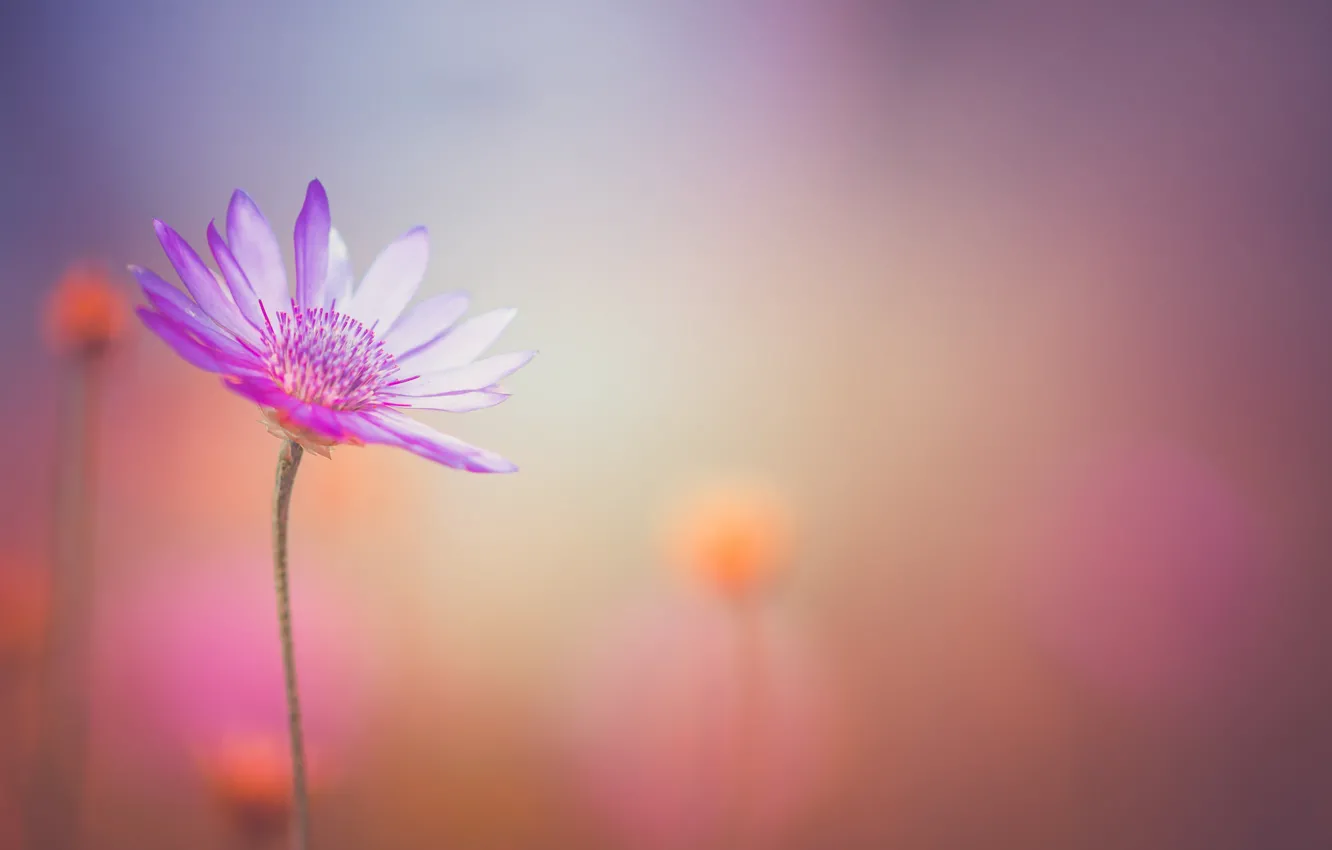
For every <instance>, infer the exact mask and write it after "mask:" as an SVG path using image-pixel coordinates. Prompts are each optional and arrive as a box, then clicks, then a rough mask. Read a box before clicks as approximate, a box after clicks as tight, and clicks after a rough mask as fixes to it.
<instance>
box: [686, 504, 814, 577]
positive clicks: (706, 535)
mask: <svg viewBox="0 0 1332 850" xmlns="http://www.w3.org/2000/svg"><path fill="white" fill-rule="evenodd" d="M672 530H673V535H672V541H671V542H672V549H673V550H674V552H675V559H676V560H677V561H678V562H680V563H681V564H683V565H684V566H686V567H687V568H688V569H689V570H690V571H691V572H693V573H694V574H695V575H696V576H697V577H698V578H700V579H701V580H702V581H703V583H704V584H706V585H708V586H710V587H712V588H713V589H715V590H717V591H719V592H721V593H722V594H724V595H726V596H733V597H745V596H748V595H750V594H751V593H753V592H754V591H755V590H756V589H758V588H759V587H762V586H764V585H765V584H767V583H768V582H769V581H770V580H771V579H772V578H773V576H774V574H775V573H776V572H777V570H778V569H779V568H780V567H781V566H782V562H783V561H784V560H785V558H786V556H787V553H788V550H789V548H790V538H791V519H790V517H789V515H788V512H787V510H786V507H785V505H784V504H783V502H782V500H781V499H779V498H778V497H777V495H776V494H774V493H772V492H769V491H767V490H763V489H760V488H758V487H753V486H728V487H717V488H714V489H713V490H712V491H710V492H707V493H703V494H700V495H699V496H697V497H696V498H695V499H694V500H693V501H692V502H690V503H689V504H688V505H687V506H685V507H684V509H683V510H682V511H681V515H680V516H679V517H678V518H677V519H676V521H675V522H674V524H673V528H672Z"/></svg>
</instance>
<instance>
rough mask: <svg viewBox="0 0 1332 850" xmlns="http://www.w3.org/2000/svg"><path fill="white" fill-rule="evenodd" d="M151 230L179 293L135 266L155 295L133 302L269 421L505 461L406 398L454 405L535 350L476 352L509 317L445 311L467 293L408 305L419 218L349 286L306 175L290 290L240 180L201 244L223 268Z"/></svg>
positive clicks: (307, 438) (480, 392) (497, 393)
mask: <svg viewBox="0 0 1332 850" xmlns="http://www.w3.org/2000/svg"><path fill="white" fill-rule="evenodd" d="M154 226H155V227H156V229H157V237H158V240H159V241H160V242H161V243H162V248H163V250H164V251H165V252H166V255H167V258H168V259H169V260H170V261H171V265H172V266H173V267H174V268H175V269H176V273H177V274H178V275H180V278H181V281H182V282H183V283H184V284H185V289H186V290H188V295H186V294H185V293H182V292H181V291H180V290H179V289H177V288H175V287H174V286H172V285H170V284H168V283H167V282H166V281H164V280H162V278H160V277H158V276H157V275H156V274H154V273H153V272H151V271H149V270H147V269H144V268H140V267H137V266H131V267H130V271H131V272H133V273H134V276H135V277H136V278H138V281H139V284H140V285H141V286H142V287H143V291H144V293H145V294H146V295H147V297H148V301H149V302H150V304H151V307H150V308H144V307H141V308H139V310H138V313H139V316H140V318H141V319H143V322H144V324H146V325H147V326H148V327H149V329H151V330H152V331H153V332H154V333H156V334H157V335H158V336H159V337H161V338H162V340H163V341H164V342H166V343H167V345H169V346H171V348H172V349H173V350H175V352H176V353H177V354H179V355H180V356H181V357H182V358H183V359H184V360H186V361H187V362H189V363H191V364H193V365H194V366H197V367H199V368H200V369H204V370H206V371H209V372H215V373H217V374H219V375H221V376H222V377H223V379H224V382H225V384H226V386H227V387H229V388H230V389H231V390H232V391H234V392H236V393H238V394H240V395H241V396H244V397H245V398H248V399H250V400H251V401H253V402H255V403H256V404H258V405H259V406H260V408H261V409H262V410H263V413H264V420H265V422H266V423H267V425H268V427H269V430H270V431H271V432H273V433H274V434H275V435H277V436H279V437H283V438H286V439H291V440H293V441H295V442H297V443H299V444H300V445H301V446H303V447H305V448H306V449H309V450H311V451H313V452H315V453H317V454H321V455H324V456H325V457H327V456H328V450H329V448H330V447H331V446H335V445H341V444H349V445H365V444H369V443H379V444H384V445H391V446H398V447H400V448H404V449H407V450H408V451H411V452H413V453H415V454H418V455H421V456H422V457H425V458H429V459H430V460H433V461H437V462H439V463H442V464H445V465H447V466H451V467H454V468H457V469H465V470H468V471H470V472H513V471H515V470H516V469H517V467H516V466H514V465H513V464H512V463H510V462H509V461H507V460H505V459H504V458H502V457H500V456H499V455H497V454H494V453H493V452H489V451H486V450H484V449H479V448H477V447H475V446H471V445H468V444H467V443H464V442H462V441H461V440H458V439H456V438H454V437H450V436H447V435H445V434H441V433H439V432H438V431H435V430H434V429H432V428H429V427H427V426H425V425H423V424H421V423H420V422H417V421H416V420H414V419H411V418H410V417H408V416H407V415H406V414H405V412H404V411H406V410H411V409H416V410H444V411H450V412H454V413H462V412H466V411H471V410H479V409H481V408H484V407H491V406H493V405H496V404H499V403H500V402H502V401H504V400H505V399H506V398H508V393H506V392H504V391H503V390H502V389H500V387H499V386H498V383H499V381H500V380H501V379H503V378H505V377H507V376H508V375H510V374H512V373H513V372H515V371H517V370H518V369H519V368H521V367H522V366H523V365H525V364H526V363H527V362H528V361H529V360H531V359H532V357H533V355H534V354H535V353H536V352H533V351H523V352H515V353H512V354H501V355H497V356H493V357H487V358H485V359H483V360H477V359H476V358H477V357H478V356H480V355H481V353H482V352H484V351H485V350H486V349H487V348H488V347H489V346H490V345H491V343H493V342H494V341H495V339H496V338H497V337H498V336H499V335H500V333H501V332H502V331H503V330H504V328H505V326H507V325H508V324H509V322H510V321H511V320H512V319H513V317H514V315H515V314H516V311H515V310H512V309H503V310H494V311H492V312H489V313H484V314H482V315H480V316H476V317H474V318H472V319H470V320H468V321H465V322H462V323H460V324H455V323H456V322H457V321H458V319H459V318H460V317H461V316H462V314H463V313H464V312H465V311H466V309H467V303H468V299H467V295H466V294H465V293H462V292H450V293H444V294H442V295H436V296H433V297H431V298H427V299H426V300H424V301H422V302H421V303H420V304H418V305H417V306H416V307H415V308H413V309H412V310H410V311H407V312H404V309H405V308H406V307H407V304H408V302H409V301H411V299H412V296H413V295H414V294H415V292H416V289H417V287H418V286H419V285H420V283H421V280H422V278H423V277H424V276H425V268H426V259H427V255H428V244H427V238H426V230H425V228H423V227H417V228H414V229H412V230H409V231H408V232H407V233H406V234H405V235H403V236H402V237H401V238H399V239H398V240H397V241H395V242H393V243H391V244H390V245H389V246H388V247H386V248H385V249H384V250H383V251H381V252H380V254H379V256H378V257H376V258H375V261H374V262H373V263H371V264H370V268H369V270H368V271H367V272H366V274H365V277H364V278H362V280H361V283H360V285H359V286H357V287H354V288H353V277H352V268H351V262H350V260H349V259H348V255H347V247H346V245H345V244H344V243H343V241H342V237H341V236H340V235H339V234H338V232H337V230H336V229H334V228H333V227H332V224H331V217H330V214H329V206H328V196H327V195H326V194H325V192H324V187H323V186H322V185H321V184H320V182H319V181H318V180H314V181H311V183H310V186H309V189H308V190H307V192H306V195H305V205H304V207H302V209H301V212H300V215H299V216H298V217H297V219H296V231H295V240H294V241H295V255H296V291H295V294H294V297H293V295H292V293H291V292H290V291H289V289H288V287H287V276H286V272H285V270H284V268H283V261H282V254H281V251H280V249H279V247H278V241H277V238H276V237H275V236H274V234H273V230H272V228H271V227H270V226H269V224H268V221H267V220H266V219H265V218H264V216H263V214H262V213H260V212H259V208H258V207H257V206H256V205H255V203H254V201H253V200H251V199H250V197H249V195H246V194H245V193H244V192H242V191H239V190H237V191H236V192H235V193H234V194H233V195H232V196H231V205H230V207H229V208H228V210H227V222H226V228H227V238H226V240H224V239H223V238H222V235H221V234H220V233H219V232H218V229H217V226H216V224H215V223H210V224H209V226H208V246H209V248H210V249H211V251H212V254H213V258H214V259H215V260H216V262H217V265H218V267H219V269H220V270H221V273H220V274H219V273H218V272H215V271H213V270H212V269H210V268H208V266H206V265H205V264H204V261H203V260H202V259H200V257H199V255H198V254H197V253H195V251H194V249H193V248H191V247H190V246H189V244H187V243H186V242H185V240H184V239H182V238H181V236H180V234H178V233H177V232H176V231H175V230H172V229H171V228H170V227H168V226H167V225H165V224H163V223H162V222H160V221H155V222H154Z"/></svg>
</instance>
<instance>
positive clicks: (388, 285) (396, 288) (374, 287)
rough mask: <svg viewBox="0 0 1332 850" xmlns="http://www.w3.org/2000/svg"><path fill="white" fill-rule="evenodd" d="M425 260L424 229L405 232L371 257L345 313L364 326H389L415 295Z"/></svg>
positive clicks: (427, 245)
mask: <svg viewBox="0 0 1332 850" xmlns="http://www.w3.org/2000/svg"><path fill="white" fill-rule="evenodd" d="M429 259H430V241H429V238H428V237H427V235H426V229H425V228H424V227H417V228H415V229H413V230H409V231H407V233H406V234H405V235H403V236H402V237H400V238H399V239H397V240H396V241H394V242H392V243H390V244H389V246H388V247H387V248H385V249H384V250H383V251H380V252H379V256H378V257H375V261H374V262H373V263H371V264H370V270H369V271H367V272H366V273H365V279H364V280H362V281H361V285H360V287H359V288H358V289H357V290H356V293H355V294H354V295H352V299H351V304H349V305H348V308H347V310H346V312H347V313H348V314H349V315H350V316H351V317H352V318H354V319H356V320H358V321H359V322H360V323H361V324H363V325H365V326H366V327H378V328H380V329H387V328H389V327H391V326H392V325H393V323H394V322H395V321H397V319H398V316H399V315H401V313H402V310H403V308H404V307H406V306H407V302H409V301H411V300H412V296H413V295H415V294H416V289H417V287H419V286H420V285H421V279H422V278H424V277H425V271H426V262H427V261H428V260H429Z"/></svg>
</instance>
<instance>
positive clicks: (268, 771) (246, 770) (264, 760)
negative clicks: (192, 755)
mask: <svg viewBox="0 0 1332 850" xmlns="http://www.w3.org/2000/svg"><path fill="white" fill-rule="evenodd" d="M200 770H201V771H202V773H203V775H204V778H205V779H206V780H207V781H208V785H209V789H210V790H211V791H212V796H213V799H214V800H216V802H217V804H218V806H219V807H220V808H221V809H222V811H223V813H224V814H225V815H226V816H227V819H228V820H230V821H231V822H232V824H233V825H234V826H235V827H236V829H237V830H238V831H239V832H241V833H242V834H243V835H245V836H247V837H249V838H251V839H252V840H253V841H254V842H255V843H264V842H268V841H272V840H274V839H277V838H280V837H281V836H282V834H283V833H284V832H286V830H287V827H288V824H289V823H290V821H291V765H290V763H289V762H288V760H287V753H286V747H285V746H283V744H282V742H281V740H280V739H274V738H256V739H252V740H244V739H242V740H236V741H230V742H228V743H227V744H225V745H223V746H221V747H219V748H218V749H217V750H216V751H215V752H211V753H209V754H208V755H207V756H206V757H205V758H203V759H201V760H200Z"/></svg>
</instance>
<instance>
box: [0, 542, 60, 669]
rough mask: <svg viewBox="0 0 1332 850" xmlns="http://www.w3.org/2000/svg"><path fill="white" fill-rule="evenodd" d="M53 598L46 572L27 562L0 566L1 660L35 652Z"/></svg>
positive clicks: (25, 655) (44, 628)
mask: <svg viewBox="0 0 1332 850" xmlns="http://www.w3.org/2000/svg"><path fill="white" fill-rule="evenodd" d="M50 602H51V599H50V586H49V582H48V581H47V578H46V575H45V574H44V573H41V572H39V571H37V570H35V569H32V568H31V567H26V566H19V567H16V568H13V569H10V568H9V565H8V564H6V565H4V566H0V662H2V661H4V660H11V659H18V658H32V657H34V656H35V655H36V653H37V652H38V651H39V650H40V649H41V645H42V640H43V638H44V636H45V632H46V623H47V617H48V616H49V614H50Z"/></svg>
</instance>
